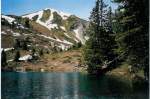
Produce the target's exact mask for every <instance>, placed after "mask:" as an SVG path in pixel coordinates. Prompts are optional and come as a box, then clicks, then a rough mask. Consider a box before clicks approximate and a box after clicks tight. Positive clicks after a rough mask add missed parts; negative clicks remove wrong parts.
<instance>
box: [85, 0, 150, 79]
mask: <svg viewBox="0 0 150 99" xmlns="http://www.w3.org/2000/svg"><path fill="white" fill-rule="evenodd" d="M113 2H115V3H118V5H119V7H118V9H116V10H115V13H112V9H111V7H108V6H107V5H106V4H105V2H104V1H103V0H97V1H96V5H95V7H94V8H93V10H92V12H91V16H90V18H89V20H90V25H89V28H88V30H87V34H88V35H89V39H88V40H87V42H86V44H85V46H84V49H83V52H84V53H83V57H84V62H85V64H86V65H87V66H88V72H89V73H91V74H93V73H95V74H97V73H98V72H100V70H102V68H103V67H104V66H105V67H107V68H109V69H108V70H110V69H113V68H116V67H117V66H118V64H119V63H121V62H126V63H128V64H129V65H131V67H132V68H136V69H142V70H144V76H145V78H146V79H148V73H149V31H148V25H149V23H148V22H149V18H148V16H149V15H148V13H149V12H148V11H149V9H148V7H149V5H148V4H149V1H148V0H114V1H113ZM135 72H136V71H135Z"/></svg>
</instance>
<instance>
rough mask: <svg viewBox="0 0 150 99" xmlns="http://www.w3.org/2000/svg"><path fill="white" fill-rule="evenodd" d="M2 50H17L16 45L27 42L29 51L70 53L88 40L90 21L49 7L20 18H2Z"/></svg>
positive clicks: (3, 16)
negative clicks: (77, 45) (62, 51)
mask: <svg viewBox="0 0 150 99" xmlns="http://www.w3.org/2000/svg"><path fill="white" fill-rule="evenodd" d="M1 23H2V32H1V34H2V48H5V49H6V48H13V47H14V45H15V44H16V42H18V41H19V42H20V45H23V44H24V42H27V46H28V47H29V49H31V48H30V47H32V48H36V49H39V48H41V49H46V50H54V49H55V50H56V49H57V50H58V49H59V50H68V49H70V48H71V47H72V46H75V45H76V44H78V43H82V44H84V43H85V41H86V32H85V30H86V28H87V27H88V21H86V20H84V19H81V18H79V17H77V16H75V15H71V14H68V13H64V12H61V11H58V10H54V9H51V8H46V9H44V10H40V11H37V12H34V13H30V14H26V15H22V16H16V15H2V16H1Z"/></svg>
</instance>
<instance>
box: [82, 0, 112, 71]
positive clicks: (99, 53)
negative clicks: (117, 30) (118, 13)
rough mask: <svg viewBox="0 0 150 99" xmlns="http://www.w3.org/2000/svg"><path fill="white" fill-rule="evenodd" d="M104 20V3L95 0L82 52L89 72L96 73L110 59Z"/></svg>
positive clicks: (108, 41) (101, 0)
mask: <svg viewBox="0 0 150 99" xmlns="http://www.w3.org/2000/svg"><path fill="white" fill-rule="evenodd" d="M106 20H107V19H106V5H105V3H104V2H103V0H97V1H96V6H95V7H94V8H93V11H92V13H91V16H90V26H89V29H88V30H87V33H88V34H89V37H90V38H89V40H88V41H87V42H86V45H85V48H84V54H83V56H84V60H85V64H86V65H87V66H88V72H89V73H96V72H97V70H98V69H100V68H101V67H102V66H103V65H104V64H105V63H106V62H108V61H110V60H112V56H110V55H111V54H112V51H111V48H110V45H111V43H110V42H111V41H110V35H109V32H107V31H106V30H105V29H106Z"/></svg>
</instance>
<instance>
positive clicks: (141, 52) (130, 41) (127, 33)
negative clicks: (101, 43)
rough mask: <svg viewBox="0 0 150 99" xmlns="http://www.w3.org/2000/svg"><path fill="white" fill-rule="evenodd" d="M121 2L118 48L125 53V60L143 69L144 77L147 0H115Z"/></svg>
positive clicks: (147, 57) (147, 56)
mask: <svg viewBox="0 0 150 99" xmlns="http://www.w3.org/2000/svg"><path fill="white" fill-rule="evenodd" d="M115 1H116V2H119V3H122V6H121V7H120V11H121V12H122V13H123V15H122V16H121V17H120V25H121V26H122V30H123V31H122V32H119V33H117V38H116V39H117V41H118V42H119V49H120V51H122V52H126V53H127V59H126V60H127V62H128V63H129V64H130V65H131V66H132V67H137V68H140V69H144V72H145V78H148V73H149V33H148V28H149V27H148V25H149V23H148V22H149V18H148V16H149V15H148V13H149V5H148V4H149V1H148V0H115Z"/></svg>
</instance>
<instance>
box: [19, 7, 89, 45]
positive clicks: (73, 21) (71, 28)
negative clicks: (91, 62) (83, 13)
mask: <svg viewBox="0 0 150 99" xmlns="http://www.w3.org/2000/svg"><path fill="white" fill-rule="evenodd" d="M22 17H23V18H29V19H30V20H32V21H35V22H36V23H39V24H40V25H42V26H44V27H46V28H47V29H49V30H50V31H51V32H53V33H54V35H55V36H56V37H57V36H58V32H59V34H61V38H63V37H64V38H68V39H70V38H72V40H73V41H74V42H76V43H78V42H81V43H82V44H84V43H85V38H84V35H83V34H84V32H85V27H86V26H87V22H86V21H84V22H83V21H82V20H83V19H80V18H78V17H76V16H74V15H71V14H67V13H63V12H61V11H57V10H54V9H50V8H46V9H44V10H41V11H38V12H35V13H31V14H27V15H23V16H22ZM58 38H59V37H58ZM72 43H73V42H72Z"/></svg>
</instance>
